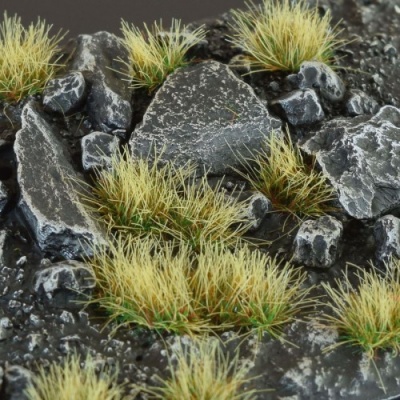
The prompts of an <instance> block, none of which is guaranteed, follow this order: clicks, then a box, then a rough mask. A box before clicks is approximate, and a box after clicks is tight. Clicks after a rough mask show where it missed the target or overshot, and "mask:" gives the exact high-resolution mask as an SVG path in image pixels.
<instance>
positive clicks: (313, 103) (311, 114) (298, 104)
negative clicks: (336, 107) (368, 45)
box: [271, 89, 325, 126]
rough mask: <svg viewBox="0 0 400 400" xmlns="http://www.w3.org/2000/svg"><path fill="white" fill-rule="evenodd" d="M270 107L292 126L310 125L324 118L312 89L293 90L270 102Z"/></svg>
mask: <svg viewBox="0 0 400 400" xmlns="http://www.w3.org/2000/svg"><path fill="white" fill-rule="evenodd" d="M271 107H272V109H273V110H274V111H276V113H277V114H278V115H281V116H282V117H283V118H284V119H285V120H287V121H288V122H289V123H290V124H291V125H293V126H301V125H311V124H315V123H316V122H320V121H322V120H323V119H324V118H325V113H324V110H323V109H322V106H321V104H320V102H319V99H318V96H317V94H316V93H315V91H314V90H312V89H305V90H294V91H293V92H290V93H288V94H285V95H283V96H281V97H279V98H277V99H275V100H273V101H271Z"/></svg>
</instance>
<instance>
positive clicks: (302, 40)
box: [230, 0, 344, 72]
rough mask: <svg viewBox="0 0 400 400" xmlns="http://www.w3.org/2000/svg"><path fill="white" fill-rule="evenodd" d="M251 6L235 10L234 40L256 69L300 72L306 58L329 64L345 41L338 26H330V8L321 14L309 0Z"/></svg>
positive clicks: (270, 1) (267, 0)
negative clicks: (308, 2) (312, 6)
mask: <svg viewBox="0 0 400 400" xmlns="http://www.w3.org/2000/svg"><path fill="white" fill-rule="evenodd" d="M247 6H248V10H247V11H242V10H233V11H232V15H233V21H234V22H233V24H232V28H233V30H234V32H235V34H234V35H233V36H232V37H231V38H230V40H231V42H232V43H233V44H234V45H236V46H238V47H241V48H243V49H244V51H245V52H246V53H247V54H248V61H249V62H250V64H251V66H253V67H254V68H255V69H256V71H260V70H266V71H278V70H282V71H292V72H296V71H298V70H299V69H300V65H301V64H302V63H303V62H304V61H320V62H323V63H325V64H328V65H329V64H331V63H332V58H333V55H334V51H335V50H336V49H338V48H339V47H340V46H341V45H343V43H344V41H343V40H340V39H338V35H339V34H340V32H341V31H338V30H337V26H335V27H333V28H331V27H330V23H331V14H330V12H329V11H327V12H326V13H325V15H324V16H323V17H320V16H319V13H318V9H317V8H314V9H310V8H309V5H308V4H307V2H306V1H305V0H298V1H296V2H292V1H291V0H264V1H263V3H262V4H261V5H255V4H254V3H252V2H249V3H247ZM256 71H253V72H256Z"/></svg>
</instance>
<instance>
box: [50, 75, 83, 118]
mask: <svg viewBox="0 0 400 400" xmlns="http://www.w3.org/2000/svg"><path fill="white" fill-rule="evenodd" d="M86 95H87V91H86V82H85V78H84V77H83V75H82V73H81V72H70V73H69V74H68V75H66V76H64V77H62V78H56V79H52V80H51V81H50V82H49V83H48V85H47V87H46V89H45V90H44V92H43V105H44V106H45V107H46V108H47V109H48V110H50V111H53V112H58V113H61V114H64V115H65V114H69V113H71V112H73V111H75V110H78V109H79V108H80V107H81V106H82V105H83V104H84V102H85V100H86Z"/></svg>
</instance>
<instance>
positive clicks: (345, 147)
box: [301, 106, 400, 219]
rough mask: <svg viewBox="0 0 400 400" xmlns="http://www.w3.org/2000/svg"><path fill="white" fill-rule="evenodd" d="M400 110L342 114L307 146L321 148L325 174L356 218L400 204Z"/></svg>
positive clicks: (388, 108) (375, 214)
mask: <svg viewBox="0 0 400 400" xmlns="http://www.w3.org/2000/svg"><path fill="white" fill-rule="evenodd" d="M399 147H400V110H399V109H397V108H395V107H392V106H385V107H382V108H381V109H380V111H379V112H378V113H377V114H376V115H375V116H373V117H371V118H367V117H363V116H362V117H356V118H337V119H333V120H331V121H329V122H327V123H326V124H324V125H323V127H322V128H321V130H319V131H318V132H317V133H316V134H315V135H314V136H313V137H312V138H311V139H309V140H307V141H306V142H305V143H304V144H303V145H302V146H301V148H302V149H303V150H304V151H306V152H307V153H311V154H315V155H316V158H317V161H318V163H319V165H320V166H321V168H322V170H323V173H324V175H325V176H326V177H327V178H328V179H329V180H330V182H331V184H332V185H333V186H334V188H335V189H336V190H337V191H338V194H339V201H340V203H341V204H342V206H343V208H344V209H345V210H346V211H347V212H348V213H349V214H350V215H351V216H352V217H354V218H357V219H365V218H376V217H379V216H380V215H381V214H383V213H388V212H390V211H391V210H393V209H395V208H397V207H399V206H400V157H399Z"/></svg>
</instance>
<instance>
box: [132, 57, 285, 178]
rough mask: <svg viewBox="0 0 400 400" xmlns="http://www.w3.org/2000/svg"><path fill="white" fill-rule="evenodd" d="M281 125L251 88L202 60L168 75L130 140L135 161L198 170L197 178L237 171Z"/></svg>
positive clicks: (223, 67)
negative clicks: (189, 166) (147, 160)
mask: <svg viewBox="0 0 400 400" xmlns="http://www.w3.org/2000/svg"><path fill="white" fill-rule="evenodd" d="M279 127H280V121H279V120H277V119H275V118H272V117H271V116H270V115H269V114H268V111H267V109H266V107H265V105H264V104H263V103H262V102H261V101H260V100H259V99H258V98H257V97H256V95H255V94H254V92H253V89H252V88H251V87H250V86H249V85H247V84H246V83H244V82H242V81H241V80H240V79H238V78H237V77H236V76H235V75H234V73H233V72H232V71H231V70H230V68H229V67H227V66H226V65H223V64H221V63H218V62H216V61H206V62H203V63H200V64H198V65H195V66H190V67H187V68H181V69H179V70H177V71H176V72H175V73H174V74H172V75H170V76H169V77H168V78H167V80H166V81H165V82H164V84H163V85H162V87H161V88H160V89H159V91H158V92H157V93H156V95H155V98H154V100H153V101H152V103H151V104H150V106H149V107H148V109H147V111H146V113H145V115H144V118H143V123H142V125H141V126H139V127H138V128H137V129H136V130H135V131H134V132H133V134H132V137H131V140H130V146H131V150H132V152H133V157H134V158H137V157H149V158H150V159H153V156H154V151H156V152H157V153H158V154H159V153H160V152H161V151H162V150H163V151H162V155H161V156H160V158H161V161H162V162H167V161H173V162H174V163H175V164H176V165H181V166H182V165H184V164H185V163H187V162H188V161H191V162H195V163H196V164H197V165H198V166H199V174H200V173H204V171H208V172H209V173H210V174H215V175H223V174H225V173H226V172H229V171H230V168H229V167H236V168H239V167H240V161H239V158H238V155H239V154H240V155H241V156H242V157H246V156H250V153H249V149H250V150H252V149H253V150H254V149H259V148H260V147H261V144H262V143H263V142H264V141H265V136H266V135H268V134H269V133H270V132H271V130H273V129H277V128H279Z"/></svg>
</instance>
